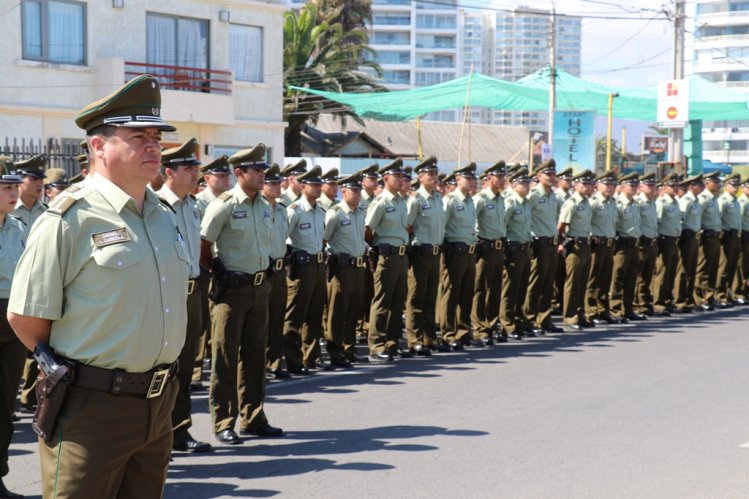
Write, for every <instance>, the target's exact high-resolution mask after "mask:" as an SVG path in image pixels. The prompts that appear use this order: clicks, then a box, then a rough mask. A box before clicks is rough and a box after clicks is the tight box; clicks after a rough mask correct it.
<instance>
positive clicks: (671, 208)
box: [666, 206, 674, 213]
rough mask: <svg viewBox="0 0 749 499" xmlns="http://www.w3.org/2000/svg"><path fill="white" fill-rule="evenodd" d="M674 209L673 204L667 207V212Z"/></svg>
mask: <svg viewBox="0 0 749 499" xmlns="http://www.w3.org/2000/svg"><path fill="white" fill-rule="evenodd" d="M672 211H674V207H673V206H669V207H668V208H666V212H668V213H671V212H672Z"/></svg>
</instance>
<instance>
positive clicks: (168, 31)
mask: <svg viewBox="0 0 749 499" xmlns="http://www.w3.org/2000/svg"><path fill="white" fill-rule="evenodd" d="M146 62H148V64H160V65H165V66H182V67H190V68H201V69H208V63H209V61H208V21H204V20H201V19H188V18H184V17H174V16H165V15H161V14H147V16H146ZM150 71H152V73H153V74H157V75H168V76H171V77H173V78H174V79H175V83H176V80H178V79H180V78H183V79H185V80H186V81H187V83H188V85H186V86H188V87H189V86H190V85H195V84H196V83H197V82H199V81H200V79H202V78H205V73H204V72H201V71H195V72H192V71H183V70H180V69H178V68H167V69H158V68H156V69H152V70H150Z"/></svg>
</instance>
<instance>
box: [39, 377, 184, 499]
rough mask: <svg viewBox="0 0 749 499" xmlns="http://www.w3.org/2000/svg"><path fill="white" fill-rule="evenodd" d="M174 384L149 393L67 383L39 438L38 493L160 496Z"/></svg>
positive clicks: (50, 495) (167, 454)
mask: <svg viewBox="0 0 749 499" xmlns="http://www.w3.org/2000/svg"><path fill="white" fill-rule="evenodd" d="M178 384H179V383H178V382H176V381H172V382H170V383H168V384H167V385H166V387H165V389H164V392H163V393H162V394H161V396H160V397H155V398H151V399H147V398H145V397H136V396H131V395H113V394H111V393H106V392H100V391H96V390H88V389H85V388H78V387H75V386H74V387H72V388H70V389H69V391H68V395H67V398H66V400H65V405H64V406H63V408H62V411H61V412H60V416H59V418H58V420H57V425H56V427H55V429H54V431H53V434H54V436H53V437H52V439H51V441H50V442H45V441H44V440H42V439H39V455H40V461H41V472H42V487H43V494H44V497H46V498H55V499H62V498H66V499H68V498H71V499H72V498H89V497H91V498H93V497H102V498H104V497H106V498H114V497H116V498H118V499H119V498H121V499H142V498H145V497H161V496H162V495H163V491H164V482H165V481H166V473H167V468H168V467H169V458H170V456H171V454H172V421H171V417H170V415H171V412H172V408H173V407H174V400H175V398H176V396H177V389H178V387H177V385H178Z"/></svg>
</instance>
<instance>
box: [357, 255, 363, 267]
mask: <svg viewBox="0 0 749 499" xmlns="http://www.w3.org/2000/svg"><path fill="white" fill-rule="evenodd" d="M356 266H357V267H364V257H363V256H357V257H356Z"/></svg>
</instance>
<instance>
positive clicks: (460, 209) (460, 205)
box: [455, 204, 466, 211]
mask: <svg viewBox="0 0 749 499" xmlns="http://www.w3.org/2000/svg"><path fill="white" fill-rule="evenodd" d="M465 209H466V207H465V206H463V205H462V204H459V205H458V206H456V207H455V210H456V211H463V210H465Z"/></svg>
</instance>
